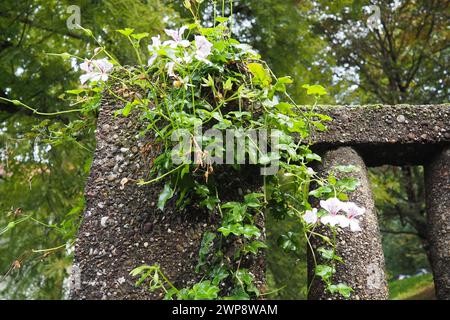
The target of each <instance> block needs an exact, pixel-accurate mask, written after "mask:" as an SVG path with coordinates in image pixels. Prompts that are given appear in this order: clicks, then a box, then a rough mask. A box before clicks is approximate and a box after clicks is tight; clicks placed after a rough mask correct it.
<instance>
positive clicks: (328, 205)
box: [320, 198, 344, 215]
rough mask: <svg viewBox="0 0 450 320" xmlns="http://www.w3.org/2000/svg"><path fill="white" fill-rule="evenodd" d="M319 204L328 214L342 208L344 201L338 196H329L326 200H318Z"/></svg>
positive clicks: (332, 213) (335, 212) (333, 213)
mask: <svg viewBox="0 0 450 320" xmlns="http://www.w3.org/2000/svg"><path fill="white" fill-rule="evenodd" d="M320 206H321V207H322V208H323V209H325V210H326V211H327V212H328V213H329V214H331V215H336V214H337V213H338V212H339V211H341V210H343V209H344V202H342V201H341V200H339V199H338V198H330V199H328V200H320Z"/></svg>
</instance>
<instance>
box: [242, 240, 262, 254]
mask: <svg viewBox="0 0 450 320" xmlns="http://www.w3.org/2000/svg"><path fill="white" fill-rule="evenodd" d="M266 248H267V245H266V244H265V243H264V242H262V241H258V240H255V241H252V242H250V243H249V244H247V245H245V246H244V248H243V251H244V253H247V252H250V253H253V254H258V250H259V249H266Z"/></svg>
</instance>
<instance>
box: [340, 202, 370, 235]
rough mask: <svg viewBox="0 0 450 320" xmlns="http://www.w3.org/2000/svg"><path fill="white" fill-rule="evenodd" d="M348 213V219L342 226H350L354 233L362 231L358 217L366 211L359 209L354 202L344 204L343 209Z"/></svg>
mask: <svg viewBox="0 0 450 320" xmlns="http://www.w3.org/2000/svg"><path fill="white" fill-rule="evenodd" d="M342 210H343V211H345V213H347V217H346V220H345V222H343V224H341V226H342V227H343V228H345V227H347V226H349V227H350V230H351V231H352V232H357V231H361V227H360V226H359V220H358V219H356V217H359V216H362V215H363V214H364V212H366V209H364V208H361V207H358V206H357V205H356V204H355V203H353V202H347V203H345V204H344V208H343V209H342Z"/></svg>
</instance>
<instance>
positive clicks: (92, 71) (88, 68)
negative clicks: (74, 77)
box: [80, 58, 113, 84]
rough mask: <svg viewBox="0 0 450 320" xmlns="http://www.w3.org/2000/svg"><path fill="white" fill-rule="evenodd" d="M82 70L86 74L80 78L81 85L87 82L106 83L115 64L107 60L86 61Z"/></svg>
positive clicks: (81, 65) (81, 67)
mask: <svg viewBox="0 0 450 320" xmlns="http://www.w3.org/2000/svg"><path fill="white" fill-rule="evenodd" d="M80 69H81V70H83V71H84V72H86V73H85V74H83V75H81V76H80V82H81V84H84V83H85V82H87V81H90V82H93V81H100V80H101V81H106V80H108V73H109V72H111V70H112V69H113V64H112V63H110V62H109V61H108V60H107V59H105V58H103V59H98V60H88V59H86V60H85V61H84V62H83V63H81V64H80Z"/></svg>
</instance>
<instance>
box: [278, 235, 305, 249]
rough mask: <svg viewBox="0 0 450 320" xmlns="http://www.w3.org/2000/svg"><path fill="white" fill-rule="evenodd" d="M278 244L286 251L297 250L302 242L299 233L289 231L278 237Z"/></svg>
mask: <svg viewBox="0 0 450 320" xmlns="http://www.w3.org/2000/svg"><path fill="white" fill-rule="evenodd" d="M278 245H279V246H280V247H281V248H282V249H283V250H284V251H287V252H288V251H293V252H295V251H297V249H298V248H299V246H300V244H299V241H298V234H296V233H294V232H291V231H289V232H288V233H287V234H282V235H281V236H280V238H278Z"/></svg>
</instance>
